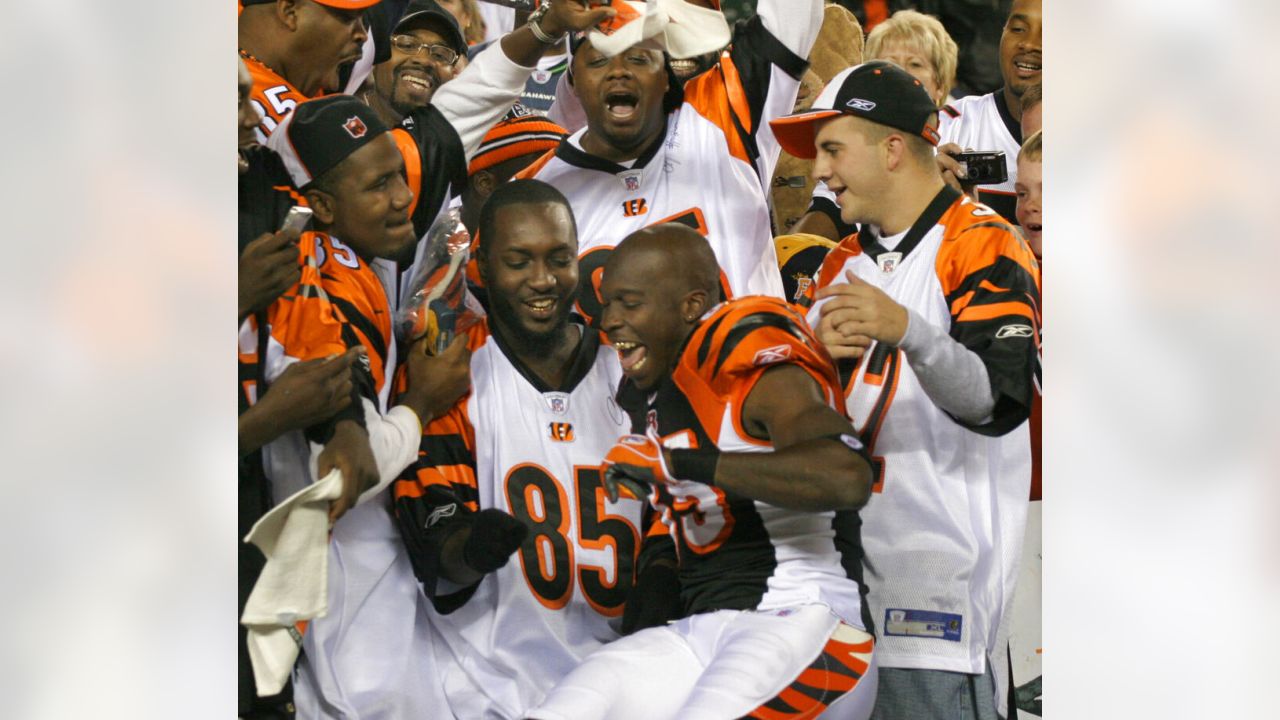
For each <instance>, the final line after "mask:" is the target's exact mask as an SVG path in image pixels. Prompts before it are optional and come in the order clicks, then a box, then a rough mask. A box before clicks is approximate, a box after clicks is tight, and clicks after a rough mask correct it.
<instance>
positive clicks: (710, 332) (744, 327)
mask: <svg viewBox="0 0 1280 720" xmlns="http://www.w3.org/2000/svg"><path fill="white" fill-rule="evenodd" d="M779 364H790V365H795V366H798V367H800V368H802V369H803V370H805V372H807V373H808V374H809V375H810V376H811V377H812V378H813V379H814V381H815V382H817V383H818V385H819V387H820V388H821V389H822V392H823V394H824V395H825V396H826V398H827V402H828V403H829V404H830V405H831V406H832V407H833V408H838V407H839V403H840V398H841V395H840V381H839V378H838V377H837V375H836V371H835V368H834V366H833V365H832V363H831V359H830V356H828V355H827V351H826V350H825V349H824V348H823V347H822V345H821V343H819V342H818V340H817V338H816V337H814V335H813V333H812V331H811V330H810V329H809V326H808V324H807V323H806V322H805V320H804V317H803V316H802V315H801V314H800V313H799V312H797V310H796V309H795V308H794V307H793V306H791V305H789V304H787V303H786V302H784V301H782V300H780V299H776V298H769V297H761V296H750V297H745V298H739V299H737V300H731V301H729V302H727V303H724V304H722V305H720V306H719V307H717V308H716V309H715V310H713V311H712V312H711V313H709V314H708V315H707V316H706V317H705V318H703V319H702V321H701V323H700V324H699V326H698V327H697V328H696V329H695V330H694V331H693V333H692V334H691V335H690V337H689V339H688V340H687V341H686V344H685V346H684V349H683V350H682V351H681V354H680V357H679V360H678V362H677V365H676V368H675V370H674V371H673V372H672V374H671V377H670V378H668V379H667V380H664V381H663V383H662V384H661V385H659V387H658V389H657V390H656V391H654V392H653V393H651V394H646V393H643V392H641V391H639V390H638V389H637V388H636V387H635V386H634V385H632V384H631V383H630V382H627V383H624V384H623V386H622V389H621V390H620V393H619V403H620V404H621V405H622V406H623V407H624V408H626V409H627V411H628V412H629V414H630V416H631V424H632V432H637V433H648V432H654V433H656V434H657V435H658V436H659V437H660V438H661V439H662V443H663V445H664V446H665V447H668V448H673V449H674V448H711V447H715V448H719V449H720V450H721V451H722V452H772V450H773V447H772V445H770V443H769V442H768V441H767V440H762V439H759V438H756V437H753V436H751V435H750V434H749V433H748V432H747V431H746V430H745V429H744V427H743V422H742V411H743V406H744V404H745V403H746V400H747V397H748V396H749V395H750V394H751V391H752V389H753V388H754V387H755V384H756V382H757V381H758V380H759V379H760V377H761V376H762V375H763V374H764V373H765V371H767V370H768V369H769V368H770V367H773V366H775V365H779ZM650 500H651V501H652V502H653V504H654V505H655V507H657V508H658V510H659V511H660V512H661V513H662V520H663V522H664V523H665V524H666V525H667V527H668V531H669V533H670V534H671V537H672V539H673V540H674V542H675V545H676V551H677V554H678V557H679V575H680V584H681V598H682V600H683V602H684V605H685V611H686V613H689V614H693V613H700V612H711V611H715V610H726V609H736V610H747V609H760V610H767V609H774V608H781V607H791V606H796V605H805V604H811V603H823V604H826V605H827V606H829V607H830V608H831V609H832V611H833V612H834V613H835V614H837V615H839V616H841V617H843V618H845V619H846V620H847V621H848V622H852V623H855V624H858V625H860V626H861V625H864V624H865V619H862V606H863V604H862V601H861V593H862V590H861V588H860V583H859V582H858V579H857V578H858V574H859V573H860V566H861V558H860V555H859V550H858V547H859V543H858V539H857V537H856V535H854V536H851V535H849V534H845V533H843V532H840V533H838V532H837V530H836V529H835V521H836V515H837V514H836V513H833V512H819V513H806V512H797V511H793V510H784V509H781V508H776V507H773V506H770V505H767V504H765V503H761V502H757V501H755V500H751V499H750V498H746V497H742V496H739V495H736V494H734V493H732V492H727V491H725V490H722V489H721V488H719V487H714V486H711V485H707V484H704V483H701V482H695V481H691V480H677V481H675V482H673V483H672V484H670V485H667V486H662V487H659V488H656V489H655V492H654V494H653V495H651V496H650ZM855 515H856V514H855ZM850 527H853V528H856V524H852V525H850Z"/></svg>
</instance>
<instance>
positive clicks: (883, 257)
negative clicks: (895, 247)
mask: <svg viewBox="0 0 1280 720" xmlns="http://www.w3.org/2000/svg"><path fill="white" fill-rule="evenodd" d="M900 262H902V253H900V252H887V253H881V254H879V255H877V256H876V264H877V265H879V266H880V272H882V273H891V272H893V271H894V270H896V269H897V268H898V263H900Z"/></svg>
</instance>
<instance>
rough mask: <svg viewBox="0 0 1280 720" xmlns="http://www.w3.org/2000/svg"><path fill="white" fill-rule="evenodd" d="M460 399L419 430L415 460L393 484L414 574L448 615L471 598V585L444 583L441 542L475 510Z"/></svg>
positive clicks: (471, 455) (468, 435) (468, 430)
mask: <svg viewBox="0 0 1280 720" xmlns="http://www.w3.org/2000/svg"><path fill="white" fill-rule="evenodd" d="M468 399H469V396H468V398H464V399H463V400H462V401H460V402H459V403H458V404H456V405H454V406H453V408H452V409H451V410H450V411H449V412H448V413H447V414H446V415H444V416H442V417H440V418H438V419H436V420H433V421H431V422H430V423H428V424H427V426H426V427H425V428H424V429H423V431H422V439H421V441H420V445H419V447H418V459H417V460H416V461H414V463H413V464H412V465H410V466H409V467H408V469H406V470H405V471H404V472H403V473H401V475H400V478H399V479H398V480H396V482H395V484H394V485H393V486H392V488H393V490H392V494H393V498H394V500H393V508H394V513H395V519H396V525H397V526H398V527H399V528H400V537H401V538H402V539H403V540H404V544H405V548H406V549H407V550H408V553H409V561H410V563H411V564H412V565H413V573H414V575H416V576H417V578H418V581H419V582H421V583H422V587H423V590H424V591H425V592H426V594H427V597H428V598H431V601H432V603H434V605H435V608H436V610H437V611H438V612H441V613H449V612H452V611H453V610H456V609H457V608H459V607H461V606H462V605H463V604H464V603H465V602H466V601H467V599H469V598H470V597H471V594H472V592H473V591H474V590H475V586H474V585H472V586H471V587H469V588H455V587H451V586H450V584H449V583H448V581H447V580H444V582H443V583H442V582H441V580H442V560H441V558H442V554H443V551H444V541H445V540H446V539H448V537H449V536H450V535H452V532H451V530H450V528H451V526H453V524H454V522H455V521H456V520H457V519H459V518H461V517H462V516H463V515H466V514H468V513H474V512H477V511H478V510H479V502H480V490H479V485H478V483H477V481H476V455H475V430H474V429H473V428H472V426H471V422H470V421H469V420H468V419H467V401H468Z"/></svg>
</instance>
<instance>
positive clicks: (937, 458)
mask: <svg viewBox="0 0 1280 720" xmlns="http://www.w3.org/2000/svg"><path fill="white" fill-rule="evenodd" d="M849 272H851V273H853V274H854V275H856V276H857V277H858V278H859V279H860V280H862V281H864V282H866V283H868V284H870V285H874V286H875V287H877V288H879V289H880V290H882V291H884V292H885V293H886V294H887V295H888V296H889V297H890V298H892V299H893V300H894V301H895V302H897V303H899V304H900V305H903V306H905V307H907V308H908V309H910V311H911V313H912V316H911V322H913V323H914V322H917V320H919V321H923V322H926V323H929V324H930V325H933V326H934V327H935V328H938V329H940V330H942V331H944V332H945V333H947V334H949V336H950V339H951V340H954V341H955V342H957V343H959V344H960V345H962V346H963V347H964V348H965V349H967V350H968V351H970V352H972V353H974V354H975V355H977V357H978V359H980V360H981V362H982V364H983V366H984V367H985V369H986V371H987V375H988V379H989V381H990V389H991V393H992V395H993V396H994V397H995V399H996V402H995V405H994V409H993V411H992V413H991V415H990V416H989V417H987V418H985V419H983V420H982V421H979V422H965V421H962V420H960V419H958V418H956V417H954V416H952V415H950V414H948V413H947V412H945V411H944V410H943V409H942V408H940V407H938V406H937V405H936V404H935V403H934V402H933V400H932V399H931V398H930V397H929V394H928V393H927V392H926V391H925V388H924V387H923V386H922V385H921V383H920V380H919V379H918V378H917V376H916V373H915V370H914V368H913V367H912V362H913V359H912V358H911V357H908V355H907V353H906V352H904V351H903V350H902V349H900V348H897V347H892V346H889V345H886V344H884V343H879V342H875V343H873V344H872V345H871V347H870V348H868V349H867V351H866V353H865V354H864V355H863V356H862V357H861V358H860V359H859V360H857V361H847V362H846V361H842V362H841V363H839V365H838V367H839V371H840V376H841V381H842V385H843V389H844V396H845V409H846V410H847V412H848V415H849V417H850V419H851V421H852V422H853V425H854V428H855V429H856V430H857V431H858V433H859V437H860V438H861V440H862V441H863V444H864V445H865V446H866V447H867V449H868V451H869V454H870V455H871V456H872V464H873V465H874V466H875V468H876V471H877V482H876V484H875V485H874V486H873V488H872V490H873V495H872V498H871V501H870V502H869V503H868V505H867V507H866V508H865V509H864V510H863V512H862V521H863V528H862V540H863V544H864V545H865V547H866V551H867V557H868V563H867V571H868V573H869V577H868V579H867V583H868V585H869V586H870V594H869V596H868V599H869V600H870V605H871V610H872V613H873V617H874V619H875V622H876V625H877V626H878V628H879V630H880V631H881V638H880V643H879V644H878V645H877V647H876V653H877V655H878V656H879V657H880V658H881V662H882V664H883V665H884V666H886V667H909V668H928V669H939V670H948V671H952V672H965V673H981V672H982V671H983V668H984V666H985V663H986V662H1004V649H1003V648H1004V647H1005V646H1004V644H1002V643H1001V641H1000V640H999V639H998V638H997V637H996V636H997V633H998V631H999V628H1000V626H1001V619H1002V617H1003V616H1004V614H1005V613H1006V612H1007V608H1008V607H1009V603H1010V602H1011V600H1012V597H1013V588H1014V585H1015V583H1016V581H1017V567H1018V556H1019V553H1020V552H1021V548H1022V533H1023V528H1024V527H1025V522H1026V511H1027V494H1028V486H1029V484H1030V477H1031V458H1030V441H1029V438H1028V432H1027V422H1026V421H1027V415H1028V413H1029V410H1030V407H1031V402H1032V392H1033V391H1032V387H1033V378H1034V377H1035V376H1036V375H1037V374H1038V372H1039V344H1040V269H1039V266H1038V265H1037V264H1036V260H1035V256H1034V255H1032V253H1031V250H1030V248H1029V247H1028V246H1027V245H1026V243H1025V242H1024V241H1023V240H1022V238H1021V237H1020V236H1019V234H1018V232H1017V230H1016V229H1015V228H1013V227H1012V226H1011V225H1009V224H1008V223H1007V222H1006V221H1005V219H1004V218H1002V217H1000V216H999V215H997V214H996V213H995V212H994V211H993V210H992V209H991V208H988V207H987V206H985V205H982V204H979V203H975V202H973V201H972V200H970V199H969V198H967V197H964V196H962V195H960V193H958V192H957V191H954V190H952V189H950V188H944V189H943V190H942V191H940V192H939V193H938V195H937V196H936V197H935V198H934V200H933V201H932V202H931V203H930V205H929V206H928V208H927V209H926V210H925V211H924V213H923V214H922V215H921V217H920V218H919V219H918V220H917V221H916V222H915V223H914V224H913V225H912V227H911V228H910V229H908V230H907V231H906V232H905V233H904V234H903V235H902V236H895V237H894V238H892V239H884V240H883V241H882V239H881V238H880V237H879V236H878V235H877V233H876V229H875V228H872V227H864V228H863V229H862V231H861V232H860V233H858V234H855V235H852V236H850V237H848V238H846V239H845V240H844V241H842V242H841V243H840V245H838V246H837V247H836V248H835V249H834V250H832V251H831V253H830V254H829V255H827V258H826V260H825V261H824V263H823V265H822V268H821V269H820V270H819V272H818V276H817V280H816V282H815V283H814V285H813V288H814V291H815V292H816V290H817V289H820V288H824V287H828V286H834V285H838V284H844V283H847V282H848V280H847V279H846V273H849ZM813 297H814V292H811V293H810V294H809V299H810V300H812V299H813ZM826 302H828V299H823V300H819V301H817V302H815V303H814V304H813V307H812V308H811V309H810V310H809V314H808V319H809V322H810V323H813V324H815V325H816V324H817V323H818V322H819V318H820V316H821V311H822V307H823V305H824V304H825V303H826ZM943 339H945V338H943ZM914 352H915V350H913V353H914ZM904 538H909V539H910V540H909V542H904Z"/></svg>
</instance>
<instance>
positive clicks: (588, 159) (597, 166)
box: [556, 122, 667, 175]
mask: <svg viewBox="0 0 1280 720" xmlns="http://www.w3.org/2000/svg"><path fill="white" fill-rule="evenodd" d="M586 134H587V132H586V131H585V130H584V131H583V133H582V135H580V136H578V141H579V142H581V141H582V138H583V137H585V136H586ZM666 140H667V126H666V124H665V122H664V124H663V126H662V132H660V133H658V137H656V138H654V141H653V144H652V145H650V146H649V147H647V148H645V151H644V152H642V153H640V157H638V158H636V162H635V165H632V166H631V167H625V166H623V165H619V164H618V163H616V162H614V161H612V160H606V159H604V158H602V157H599V156H597V155H592V154H591V153H589V152H587V151H585V150H582V149H580V148H578V147H575V146H574V144H573V143H571V142H569V138H565V139H564V140H561V141H560V145H559V146H557V147H556V157H558V158H560V159H561V160H563V161H564V162H566V163H568V164H570V165H572V166H574V167H578V168H582V169H584V170H599V171H600V172H606V173H609V174H610V175H620V174H622V173H626V172H632V171H635V170H641V169H643V168H644V167H645V166H646V165H648V164H649V161H650V160H652V159H653V158H654V157H655V156H656V155H657V154H658V150H659V149H660V148H662V144H663V143H664V142H666Z"/></svg>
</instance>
